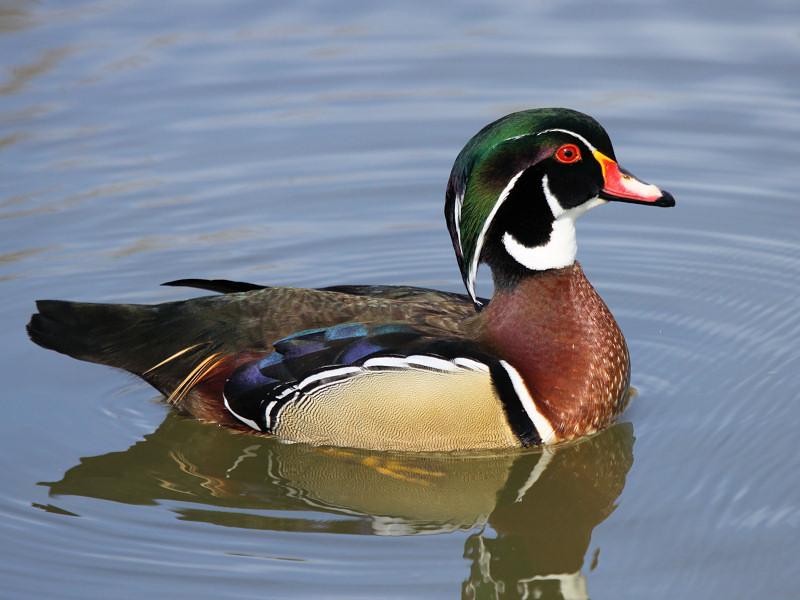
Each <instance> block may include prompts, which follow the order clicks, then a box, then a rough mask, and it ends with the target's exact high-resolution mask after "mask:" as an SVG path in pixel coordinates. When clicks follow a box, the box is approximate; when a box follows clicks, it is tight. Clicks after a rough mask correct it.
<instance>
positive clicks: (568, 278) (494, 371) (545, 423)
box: [27, 108, 675, 451]
mask: <svg viewBox="0 0 800 600" xmlns="http://www.w3.org/2000/svg"><path fill="white" fill-rule="evenodd" d="M608 201H621V202H632V203H638V204H646V205H651V206H674V204H675V201H674V200H673V198H672V196H671V195H670V194H669V193H667V192H665V191H662V190H660V189H659V188H657V187H655V186H654V185H651V184H648V183H645V182H643V181H641V180H639V179H637V178H636V177H634V176H633V175H631V174H630V173H629V172H627V171H626V170H624V169H623V168H622V167H620V166H619V165H618V164H617V162H616V159H615V156H614V150H613V149H612V147H611V141H610V140H609V137H608V135H607V134H606V132H605V130H604V129H603V128H602V127H601V126H600V124H599V123H597V121H595V120H594V119H592V118H591V117H589V116H587V115H585V114H582V113H579V112H576V111H574V110H569V109H564V108H545V109H534V110H525V111H521V112H516V113H513V114H510V115H507V116H505V117H503V118H501V119H498V120H497V121H494V122H493V123H490V124H489V125H487V126H486V127H484V128H483V129H482V130H481V131H480V132H478V133H477V134H476V135H475V136H474V137H473V138H472V139H471V140H469V142H467V145H466V146H465V147H464V149H463V150H462V151H461V152H460V153H459V155H458V157H457V158H456V161H455V164H454V166H453V170H452V172H451V174H450V181H449V183H448V186H447V193H446V200H445V216H446V219H447V226H448V229H449V231H450V236H451V238H452V241H453V247H454V248H455V252H456V258H457V259H458V265H459V267H460V269H461V275H462V277H463V280H464V284H465V286H466V289H467V295H462V294H454V293H448V292H440V291H435V290H430V289H423V288H416V287H408V286H335V287H328V288H322V289H298V288H288V287H261V286H257V285H253V284H247V283H239V282H232V281H226V280H180V281H174V282H170V283H168V284H165V285H185V286H191V287H198V288H202V289H206V290H210V291H214V292H221V293H222V294H221V295H214V296H204V297H200V298H194V299H191V300H185V301H179V302H168V303H163V304H157V305H132V304H88V303H76V302H66V301H55V300H44V301H39V302H37V308H38V310H39V312H38V314H34V315H33V317H32V318H31V321H30V323H29V324H28V327H27V329H28V334H29V335H30V337H31V339H32V340H33V341H34V342H35V343H37V344H39V345H41V346H43V347H45V348H51V349H53V350H56V351H58V352H62V353H64V354H68V355H70V356H73V357H75V358H78V359H81V360H86V361H91V362H96V363H100V364H105V365H110V366H113V367H118V368H121V369H125V370H127V371H130V372H131V373H134V374H135V375H138V376H140V377H142V378H143V379H145V380H146V381H147V382H149V383H150V384H152V385H153V386H154V387H155V388H156V389H158V390H159V391H160V392H161V393H163V394H165V395H166V396H167V397H168V400H169V402H170V403H171V404H172V405H174V406H175V407H177V408H178V409H180V410H182V411H184V412H186V413H189V414H190V415H193V416H194V417H196V418H198V419H202V420H205V421H209V422H212V423H217V424H220V425H223V426H226V427H229V428H232V429H237V430H240V431H249V432H253V433H260V434H266V435H275V436H278V437H279V438H281V439H284V440H287V441H294V442H306V443H310V444H316V445H331V446H341V447H361V448H372V449H379V450H380V449H383V450H409V451H449V450H459V449H483V448H503V447H524V446H533V445H539V444H550V443H557V442H561V441H565V440H570V439H574V438H577V437H579V436H583V435H587V434H591V433H593V432H596V431H598V430H600V429H603V428H604V427H607V426H608V425H610V424H611V423H613V422H614V421H615V420H616V419H617V418H618V416H619V415H620V413H621V412H622V410H623V409H624V407H625V405H626V403H627V399H628V391H629V385H630V359H629V355H628V349H627V346H626V344H625V339H624V337H623V336H622V332H621V331H620V329H619V327H618V325H617V323H616V321H615V320H614V317H613V316H612V315H611V313H610V312H609V310H608V308H607V307H606V305H605V304H604V303H603V301H602V300H601V299H600V297H599V296H598V294H597V292H595V290H594V288H593V287H592V285H591V284H590V283H589V281H588V280H587V279H586V277H585V275H584V274H583V271H582V270H581V267H580V265H579V264H578V263H577V262H576V261H575V257H576V252H577V246H576V240H575V219H576V218H577V217H579V216H580V215H582V214H583V213H585V212H586V211H587V210H589V209H590V208H593V207H595V206H598V205H600V204H605V203H606V202H608ZM480 263H485V264H487V265H488V266H489V268H490V269H491V273H492V278H493V281H494V294H493V296H492V298H491V300H490V301H486V300H483V299H480V298H478V297H477V296H476V292H475V279H476V275H477V271H478V265H479V264H480Z"/></svg>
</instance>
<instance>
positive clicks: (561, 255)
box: [503, 175, 606, 271]
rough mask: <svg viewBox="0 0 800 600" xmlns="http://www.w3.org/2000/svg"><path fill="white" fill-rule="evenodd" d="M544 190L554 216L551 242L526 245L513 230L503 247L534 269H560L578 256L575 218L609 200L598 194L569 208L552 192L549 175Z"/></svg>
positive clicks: (543, 184)
mask: <svg viewBox="0 0 800 600" xmlns="http://www.w3.org/2000/svg"><path fill="white" fill-rule="evenodd" d="M542 190H543V191H544V197H545V198H546V199H547V204H548V206H549V207H550V211H551V212H552V213H553V217H554V220H553V225H552V230H551V232H550V239H549V240H548V241H547V243H546V244H544V245H542V246H533V247H531V246H525V245H524V244H522V243H520V242H519V241H518V240H517V239H516V238H515V237H514V236H513V235H511V234H510V233H509V232H506V233H505V234H503V247H504V248H505V249H506V252H508V254H509V256H511V258H513V259H514V260H515V261H517V262H518V263H519V264H521V265H522V266H523V267H526V268H528V269H530V270H532V271H544V270H546V269H560V268H563V267H568V266H569V265H571V264H572V263H574V262H575V257H576V256H577V255H578V242H577V240H576V237H575V219H577V218H578V217H580V216H581V215H582V214H583V213H585V212H586V211H587V210H589V209H590V208H594V207H595V206H599V205H601V204H605V203H606V200H602V199H600V198H598V197H594V198H592V199H590V200H588V201H586V202H584V203H583V204H581V205H580V206H576V207H575V208H570V209H565V208H564V207H562V206H561V204H560V203H559V202H558V198H556V197H555V195H554V194H553V192H551V191H550V186H549V184H548V180H547V175H545V176H544V177H542Z"/></svg>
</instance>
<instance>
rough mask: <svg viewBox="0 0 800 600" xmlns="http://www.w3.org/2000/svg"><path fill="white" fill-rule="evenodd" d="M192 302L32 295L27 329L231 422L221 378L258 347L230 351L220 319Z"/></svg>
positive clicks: (48, 344) (39, 339)
mask: <svg viewBox="0 0 800 600" xmlns="http://www.w3.org/2000/svg"><path fill="white" fill-rule="evenodd" d="M196 306H197V305H196V304H193V305H190V306H187V305H186V301H182V302H167V303H164V304H156V305H143V304H94V303H84V302H69V301H64V300H39V301H38V302H37V303H36V307H37V309H38V312H37V313H36V314H34V315H33V316H32V317H31V320H30V322H29V323H28V325H27V331H28V336H29V337H30V338H31V340H32V341H33V342H35V343H36V344H38V345H39V346H42V347H43V348H48V349H50V350H55V351H56V352H60V353H61V354H66V355H68V356H71V357H73V358H77V359H79V360H83V361H87V362H93V363H98V364H101V365H107V366H110V367H116V368H118V369H124V370H125V371H128V372H130V373H132V374H134V375H137V376H139V377H141V378H142V379H144V380H145V381H147V382H148V383H149V384H150V385H152V386H153V387H155V388H156V389H157V390H159V391H160V392H161V393H162V394H164V395H165V396H167V398H168V400H169V402H170V403H171V404H173V405H174V406H176V407H177V408H179V409H182V410H185V411H186V412H189V413H190V414H192V415H194V416H195V417H198V418H201V419H204V420H207V421H213V422H217V423H220V422H224V423H225V424H226V425H229V426H234V427H236V426H237V425H240V424H239V423H238V422H236V421H235V420H234V422H229V418H230V417H229V415H227V414H226V411H224V406H223V405H222V402H221V398H222V395H221V394H222V385H223V384H224V381H225V380H226V379H227V377H228V375H230V373H231V372H232V371H233V370H234V369H235V368H236V367H237V366H239V365H240V364H242V363H243V362H246V361H247V360H252V359H254V358H255V357H257V356H263V354H264V353H263V352H253V351H247V352H235V351H231V348H230V345H231V344H228V343H226V340H227V339H228V337H229V336H230V333H229V332H227V331H226V329H225V327H224V325H222V324H221V323H220V322H219V321H218V320H214V319H211V318H208V317H204V316H203V311H198V310H197V309H196Z"/></svg>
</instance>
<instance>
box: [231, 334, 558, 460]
mask: <svg viewBox="0 0 800 600" xmlns="http://www.w3.org/2000/svg"><path fill="white" fill-rule="evenodd" d="M275 350H276V351H275V352H273V353H271V354H268V355H265V356H263V357H261V358H258V359H255V360H250V361H249V362H245V363H244V364H242V365H240V366H239V367H238V368H237V369H235V370H234V371H233V372H232V374H231V375H230V376H229V377H228V379H227V380H226V382H225V383H224V386H223V389H222V395H223V397H224V402H225V406H226V408H227V409H228V410H229V411H230V413H231V414H232V415H234V416H235V417H236V418H237V419H238V420H239V421H240V422H241V423H243V424H245V425H246V426H248V427H249V428H251V429H252V430H255V431H258V432H261V433H269V434H274V435H277V436H279V437H280V438H282V439H285V440H291V441H298V442H307V443H314V444H318V445H320V444H321V445H326V444H327V445H332V446H352V447H362V448H375V449H392V450H456V449H460V448H472V449H475V448H497V447H503V446H506V447H509V446H528V445H535V444H539V443H541V442H542V437H543V434H544V435H545V436H546V435H547V432H542V433H540V431H539V429H537V420H540V417H539V415H538V413H536V409H535V407H534V406H533V404H532V402H531V398H530V396H529V395H528V393H527V390H524V389H521V388H520V386H519V380H518V375H517V374H516V371H514V369H513V367H510V365H508V363H506V362H505V361H502V360H500V359H498V358H496V357H493V356H491V355H489V354H487V353H485V352H483V351H481V350H480V349H479V348H477V347H476V345H475V344H474V343H473V342H472V341H471V340H469V339H466V338H458V337H450V338H442V337H433V336H430V335H428V334H426V333H425V332H423V331H420V330H418V329H415V328H414V327H413V326H410V325H408V324H406V323H381V324H365V323H349V324H345V325H339V326H336V327H328V328H321V329H315V330H311V331H305V332H300V333H297V334H294V335H292V336H289V337H287V338H286V339H283V340H281V341H279V342H276V343H275ZM523 388H524V386H523ZM540 428H541V425H540Z"/></svg>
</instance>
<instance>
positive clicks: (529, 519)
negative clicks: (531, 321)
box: [0, 0, 800, 598]
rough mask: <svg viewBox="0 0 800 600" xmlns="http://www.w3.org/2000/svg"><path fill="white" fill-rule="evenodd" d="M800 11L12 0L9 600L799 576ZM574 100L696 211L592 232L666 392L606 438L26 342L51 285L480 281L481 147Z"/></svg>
mask: <svg viewBox="0 0 800 600" xmlns="http://www.w3.org/2000/svg"><path fill="white" fill-rule="evenodd" d="M798 23H800V9H798V8H797V7H796V6H795V3H792V2H781V1H780V0H771V1H768V2H762V3H760V4H759V5H758V6H757V7H756V6H754V5H752V4H745V3H743V2H710V3H692V2H682V1H681V2H670V3H667V2H649V3H640V2H632V1H630V2H626V1H618V2H609V3H603V4H594V3H582V2H577V1H571V0H567V1H562V2H533V3H532V2H494V1H486V2H444V3H435V4H430V3H427V4H425V3H415V2H411V3H409V2H405V3H395V4H389V5H383V6H376V5H374V4H373V3H362V2H352V3H346V4H342V3H329V4H318V3H310V2H302V1H300V2H294V3H292V4H291V6H290V7H284V8H278V7H266V6H264V5H263V3H259V2H244V1H241V2H239V1H232V2H226V3H212V2H206V3H200V2H192V3H183V2H176V3H172V4H169V5H167V6H159V7H158V8H155V7H154V6H152V5H151V4H147V3H143V2H136V1H134V0H131V1H127V2H125V1H123V2H109V1H107V0H98V1H95V2H88V1H87V2H69V3H64V2H55V1H50V0H45V1H43V2H24V1H19V2H14V1H11V2H0V56H2V57H3V58H2V61H0V66H1V67H2V71H1V72H0V286H2V287H1V289H2V290H3V295H2V297H3V300H4V302H3V306H2V308H0V311H2V312H0V318H2V324H3V327H2V329H1V330H0V336H2V340H1V342H2V343H0V347H2V349H3V350H2V361H0V364H2V367H0V368H1V369H2V381H3V382H4V384H5V389H6V393H5V406H6V417H5V419H4V420H3V425H2V436H0V456H1V457H2V458H0V465H2V475H3V482H4V484H3V486H2V491H1V492H0V536H2V548H3V560H2V567H0V573H1V575H0V580H2V586H1V588H2V592H1V593H0V596H2V597H4V598H5V597H7V598H36V597H59V598H135V597H146V596H154V597H159V598H186V597H194V598H217V597H229V598H265V597H266V598H284V597H289V596H291V597H296V598H454V597H456V598H458V597H463V598H476V597H477V598H532V597H544V598H581V597H587V596H591V597H592V598H642V597H647V598H674V597H686V598H719V597H730V598H744V597H754V596H755V597H773V598H791V597H795V596H796V595H797V588H798V586H800V574H798V573H799V572H798V570H797V568H796V565H797V562H798V548H799V547H800V544H799V543H798V542H800V494H798V488H799V486H798V484H799V483H800V482H799V481H798V473H800V455H799V454H798V452H797V442H798V438H799V435H798V427H799V426H800V412H799V411H798V409H797V400H798V392H800V387H799V386H798V383H797V373H798V372H800V348H798V343H797V340H798V338H799V337H800V335H799V334H800V242H798V241H797V234H796V231H797V223H798V220H799V219H800V205H798V201H797V187H798V177H797V165H798V163H800V145H799V144H798V140H800V116H798V115H800V101H799V97H798V96H799V95H800V94H799V92H800V80H798V77H797V73H798V67H799V66H800V27H798ZM550 105H563V106H569V107H572V108H576V109H579V110H582V111H585V112H587V113H589V114H592V115H593V116H595V117H596V118H598V120H600V121H601V123H603V124H604V125H605V126H606V128H607V129H608V131H609V133H610V135H611V138H612V140H613V141H614V144H615V149H616V153H617V157H618V158H619V159H620V162H621V164H623V165H624V166H626V167H627V168H628V169H630V170H631V171H633V172H634V173H636V174H637V175H640V176H641V177H643V178H645V179H647V180H649V181H651V182H653V183H655V184H657V185H659V186H662V187H664V188H666V189H668V190H669V191H670V192H672V193H673V194H674V195H675V197H676V199H677V201H678V206H677V207H676V208H674V209H670V210H656V209H646V208H642V207H636V206H628V205H613V206H612V205H608V206H604V207H601V208H598V209H597V210H594V211H592V212H591V213H589V214H588V215H586V216H585V217H583V218H582V219H581V221H580V222H579V224H578V230H579V245H580V250H579V258H580V260H581V262H582V265H583V267H584V270H585V271H586V273H587V275H588V277H589V278H590V280H591V281H592V282H593V283H594V284H595V286H596V287H597V289H598V290H599V292H600V294H601V295H602V296H603V298H604V299H605V301H606V302H607V304H608V305H609V306H610V308H611V310H612V312H613V313H614V314H615V316H616V317H617V319H618V321H619V322H620V325H621V326H622V329H623V331H624V332H625V335H626V338H627V340H628V344H629V346H630V349H631V355H632V360H633V384H634V385H635V386H636V388H637V389H638V391H639V397H638V398H637V399H636V400H635V401H634V402H633V404H632V405H631V407H630V408H629V409H628V411H627V412H626V413H625V416H624V419H623V421H624V422H623V423H620V424H619V425H618V426H616V427H614V428H612V429H610V430H609V431H607V432H605V433H602V434H600V435H598V436H595V437H593V438H590V439H588V440H584V441H582V442H581V443H579V444H574V445H570V446H567V447H564V448H561V449H558V450H556V451H546V452H541V451H533V452H514V453H489V454H478V455H459V456H452V455H443V456H427V457H421V456H415V455H395V454H381V453H378V454H375V453H368V452H351V451H346V452H335V451H330V450H320V449H314V448H309V447H305V446H301V445H285V444H281V443H278V442H276V441H274V440H254V439H251V438H250V437H243V436H237V435H233V434H231V433H229V432H226V431H222V430H220V429H218V428H215V427H211V426H208V425H203V424H200V423H196V422H193V421H189V420H186V419H184V418H183V417H181V416H179V415H177V414H175V413H173V412H172V411H170V410H169V409H168V408H167V407H166V406H165V405H164V403H163V402H162V401H161V399H160V398H159V397H158V395H157V394H155V392H154V391H153V390H151V389H150V388H148V387H147V386H146V385H143V384H140V383H139V382H136V381H133V380H132V379H131V378H129V377H128V376H127V375H125V374H122V373H119V372H116V371H113V370H111V369H106V368H102V367H99V366H96V365H89V364H85V363H80V362H77V361H74V360H71V359H68V358H66V357H63V356H60V355H57V354H55V353H52V352H46V351H44V350H42V349H40V348H38V347H36V346H34V345H33V344H31V343H30V342H28V341H27V339H26V338H25V334H24V329H23V326H24V323H25V322H26V321H27V319H28V317H29V314H30V312H31V311H32V309H33V301H34V300H35V299H37V298H46V297H51V298H52V297H57V298H69V299H76V300H92V301H126V302H157V301H163V300H168V299H175V298H180V297H185V296H186V295H188V294H190V293H191V292H187V291H185V290H176V289H172V288H160V287H158V284H159V283H161V282H163V281H170V280H173V279H178V278H183V277H209V278H215V277H224V278H229V279H242V280H249V281H256V282H261V283H272V284H287V285H296V286H324V285H332V284H337V283H403V284H411V285H424V286H434V287H438V288H440V289H446V290H451V291H459V290H460V288H461V280H460V276H459V273H458V270H457V268H456V264H455V260H454V257H453V255H452V249H451V248H450V244H449V237H448V235H447V233H446V229H445V227H444V222H443V218H442V205H443V201H444V187H445V183H446V179H447V176H448V174H449V170H450V167H451V165H452V162H453V160H454V158H455V156H456V154H457V153H458V151H459V150H460V148H461V147H462V145H463V144H464V143H465V142H466V140H467V139H469V137H470V136H472V135H473V134H474V133H475V132H476V131H477V130H478V129H480V127H482V126H483V125H484V124H486V123H488V122H489V121H491V120H494V119H495V118H497V117H499V116H502V115H503V114H506V113H508V112H511V111H513V110H518V109H523V108H530V107H535V106H550ZM479 283H480V284H481V286H479V287H480V289H479V293H482V294H489V293H490V292H491V290H490V288H489V286H488V281H487V278H486V277H484V278H483V280H482V281H481V282H479Z"/></svg>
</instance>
